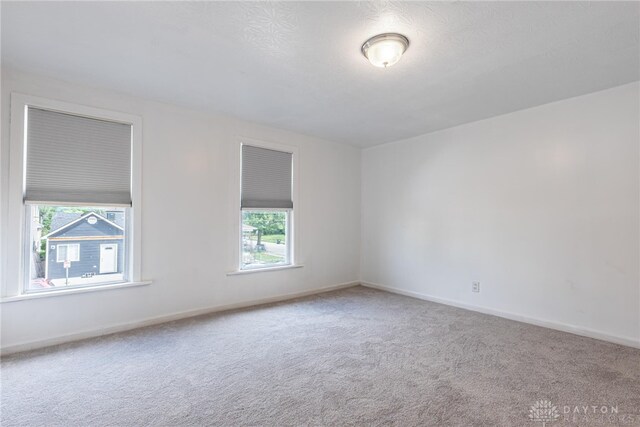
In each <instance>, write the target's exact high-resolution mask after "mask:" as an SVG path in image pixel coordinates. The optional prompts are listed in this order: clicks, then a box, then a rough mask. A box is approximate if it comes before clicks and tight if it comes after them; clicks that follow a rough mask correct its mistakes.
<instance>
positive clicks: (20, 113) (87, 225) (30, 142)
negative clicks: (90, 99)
mask: <svg viewBox="0 0 640 427" xmlns="http://www.w3.org/2000/svg"><path fill="white" fill-rule="evenodd" d="M11 104H12V110H11V118H12V122H11V125H12V127H11V144H12V145H11V147H12V153H13V157H12V159H11V164H12V165H22V167H18V168H14V169H13V170H12V175H11V182H10V205H9V211H10V218H9V223H10V224H14V225H17V224H19V223H22V224H24V232H23V233H22V234H21V235H20V234H16V233H12V234H11V236H10V238H11V239H12V240H11V241H15V242H16V243H17V244H19V245H20V246H21V250H20V251H16V253H18V254H19V256H18V257H16V258H15V261H17V262H15V263H14V262H10V265H11V266H13V265H16V266H18V268H16V269H15V270H14V269H9V271H8V273H7V276H8V277H10V278H12V277H15V278H17V279H18V280H15V281H13V280H11V281H10V282H12V283H13V282H15V283H16V286H15V287H13V285H7V286H6V287H4V288H3V296H4V297H11V296H17V295H20V294H22V293H32V292H43V291H47V292H50V291H58V290H62V289H68V288H70V287H86V286H92V287H93V286H99V285H105V284H116V283H124V282H140V280H141V279H140V267H139V262H138V260H139V258H140V239H139V229H140V224H139V209H138V208H137V206H136V201H137V200H139V191H140V187H139V186H140V171H139V167H138V165H139V164H140V163H139V162H140V151H141V146H140V143H141V141H140V136H141V121H140V118H139V117H136V116H130V115H127V114H123V113H115V112H110V111H105V110H99V109H95V108H91V107H83V106H77V105H72V104H66V103H62V102H57V101H52V100H47V99H42V98H36V97H31V96H26V95H20V94H12V95H11ZM20 206H22V208H20ZM20 211H21V212H22V214H21V215H17V214H18V213H20ZM10 229H11V227H10ZM19 284H21V285H19Z"/></svg>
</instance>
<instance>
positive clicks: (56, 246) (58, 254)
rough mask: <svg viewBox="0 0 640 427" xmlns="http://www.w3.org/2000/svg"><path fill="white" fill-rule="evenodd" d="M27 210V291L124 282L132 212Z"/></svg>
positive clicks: (45, 207) (31, 207)
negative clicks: (130, 214)
mask: <svg viewBox="0 0 640 427" xmlns="http://www.w3.org/2000/svg"><path fill="white" fill-rule="evenodd" d="M27 209H28V210H29V213H30V215H29V230H28V234H29V254H28V255H29V256H28V258H27V259H28V262H29V278H30V280H29V282H28V284H27V291H39V290H48V291H51V290H56V289H66V288H69V287H75V286H94V285H100V284H107V283H117V282H123V281H125V280H126V277H127V272H126V259H127V256H126V250H127V245H126V238H127V235H126V223H127V221H126V216H127V214H128V208H122V207H113V208H109V207H84V206H83V207H70V206H49V205H29V206H27Z"/></svg>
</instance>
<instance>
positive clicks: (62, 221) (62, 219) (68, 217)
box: [50, 212, 82, 231]
mask: <svg viewBox="0 0 640 427" xmlns="http://www.w3.org/2000/svg"><path fill="white" fill-rule="evenodd" d="M81 216H82V213H81V212H56V213H55V215H54V216H53V218H52V219H51V228H50V230H52V231H53V230H57V229H59V228H62V227H63V226H65V225H67V224H69V223H71V222H73V221H75V220H77V219H78V218H80V217H81Z"/></svg>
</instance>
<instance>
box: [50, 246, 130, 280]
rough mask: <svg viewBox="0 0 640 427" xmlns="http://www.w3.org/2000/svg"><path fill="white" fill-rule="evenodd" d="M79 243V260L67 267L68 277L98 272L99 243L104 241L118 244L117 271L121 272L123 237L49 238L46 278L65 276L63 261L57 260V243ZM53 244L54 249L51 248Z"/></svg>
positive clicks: (61, 277)
mask: <svg viewBox="0 0 640 427" xmlns="http://www.w3.org/2000/svg"><path fill="white" fill-rule="evenodd" d="M76 243H77V244H79V245H80V261H77V262H71V267H69V277H78V276H82V275H83V274H86V273H95V274H96V275H97V274H100V245H101V244H105V243H111V244H117V245H118V265H117V267H118V271H117V273H122V272H123V267H124V252H125V251H124V239H99V240H64V241H60V240H49V241H48V242H47V245H48V251H49V257H48V263H49V265H48V278H49V279H63V278H65V277H66V272H65V268H64V262H57V254H58V252H57V249H58V245H66V244H76ZM52 246H55V249H51V248H52Z"/></svg>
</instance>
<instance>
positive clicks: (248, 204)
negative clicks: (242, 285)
mask: <svg viewBox="0 0 640 427" xmlns="http://www.w3.org/2000/svg"><path fill="white" fill-rule="evenodd" d="M292 162H293V154H292V153H290V152H285V151H278V150H273V149H268V148H264V147H257V146H253V145H247V144H243V145H242V195H241V219H242V220H241V221H240V223H241V229H240V236H241V259H240V269H242V270H247V269H256V268H268V267H276V266H283V265H290V264H293V251H292V248H293V245H292V238H291V236H292V232H291V230H292V226H291V225H292V222H293V208H294V206H293V200H292V184H293V182H292Z"/></svg>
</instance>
